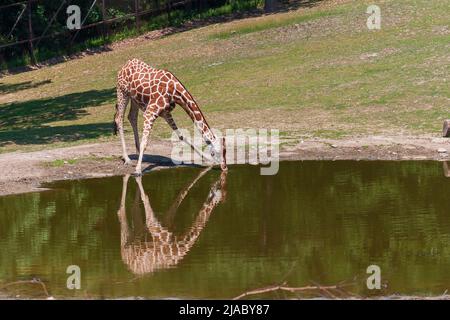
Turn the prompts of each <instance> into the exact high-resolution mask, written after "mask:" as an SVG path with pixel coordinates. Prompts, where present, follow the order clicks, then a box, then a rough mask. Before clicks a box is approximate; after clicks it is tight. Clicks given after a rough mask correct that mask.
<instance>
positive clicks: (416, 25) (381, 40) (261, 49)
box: [0, 0, 450, 152]
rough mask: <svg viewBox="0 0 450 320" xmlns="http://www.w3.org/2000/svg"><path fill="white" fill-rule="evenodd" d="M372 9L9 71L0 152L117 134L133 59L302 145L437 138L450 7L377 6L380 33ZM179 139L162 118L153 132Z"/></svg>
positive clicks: (205, 32)
mask: <svg viewBox="0 0 450 320" xmlns="http://www.w3.org/2000/svg"><path fill="white" fill-rule="evenodd" d="M369 4H371V2H370V1H323V2H318V4H317V5H316V6H313V7H311V8H306V7H300V8H299V9H298V10H295V11H290V12H286V13H278V14H273V15H268V16H261V17H255V18H248V19H242V20H236V21H233V22H230V23H224V24H216V25H211V26H208V27H203V28H198V29H195V30H191V31H188V32H183V33H179V34H174V35H171V36H168V37H165V38H162V39H159V40H154V41H142V42H133V43H132V44H130V45H123V46H120V47H119V48H118V49H115V50H114V51H110V52H105V53H102V54H99V55H93V56H86V57H84V58H82V59H77V60H72V61H68V62H65V63H62V64H58V65H54V66H51V67H47V68H43V69H40V70H35V71H32V72H27V73H22V74H16V75H11V76H7V77H4V78H2V79H0V93H1V95H0V152H8V151H13V150H19V149H20V150H30V149H36V148H42V147H43V146H45V147H50V146H51V147H54V146H63V145H69V144H76V143H85V142H92V141H109V140H111V139H117V138H116V137H112V136H111V133H112V131H111V121H112V117H113V113H114V110H113V105H114V103H115V77H116V73H117V71H118V70H119V68H120V67H121V66H122V65H123V64H124V63H125V62H126V60H127V59H130V58H134V57H137V58H140V59H143V60H144V61H146V62H148V63H150V64H152V65H154V66H156V67H161V68H167V69H169V70H171V71H173V72H174V73H175V74H176V75H177V77H178V78H180V79H181V80H182V81H183V83H184V84H185V85H186V86H187V87H188V89H189V90H190V91H191V93H192V94H193V95H194V97H196V99H197V100H198V102H199V103H200V105H201V107H202V108H203V110H204V113H205V115H206V117H207V119H208V120H209V122H210V124H211V125H212V126H213V127H216V128H219V129H225V128H249V127H252V128H278V129H280V130H281V131H282V133H283V134H284V135H285V136H290V137H293V138H295V139H298V140H300V139H308V138H310V137H331V138H344V137H354V136H360V135H372V134H384V135H398V134H413V135H414V134H417V135H419V134H420V135H436V136H437V135H438V134H439V132H440V129H441V125H442V120H443V119H445V118H447V117H448V105H449V101H450V87H449V85H448V81H449V78H448V77H449V74H450V64H449V59H450V56H449V52H450V51H449V41H448V40H449V37H450V30H449V26H448V16H447V14H446V12H447V9H448V4H447V3H445V1H439V0H434V1H425V0H405V1H393V0H384V1H379V3H378V5H379V6H380V7H381V10H382V28H381V30H376V31H375V30H373V31H370V30H368V29H367V27H366V20H367V17H368V15H367V14H366V13H365V12H366V8H367V6H368V5H369ZM178 109H181V108H177V110H176V111H175V114H174V116H175V118H176V120H177V122H178V123H179V125H180V126H182V127H186V128H191V125H190V120H189V119H188V117H187V116H186V115H185V114H184V113H183V111H182V110H178ZM130 130H131V129H130V126H129V125H128V123H127V131H128V134H130V133H131V131H130ZM169 134H170V129H169V128H168V126H167V124H165V122H164V121H157V123H156V125H155V129H154V131H153V132H152V136H153V137H158V138H167V137H168V136H169Z"/></svg>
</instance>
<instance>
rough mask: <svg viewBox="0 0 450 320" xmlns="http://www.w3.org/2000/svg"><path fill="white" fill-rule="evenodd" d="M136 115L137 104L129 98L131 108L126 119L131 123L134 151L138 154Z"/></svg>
mask: <svg viewBox="0 0 450 320" xmlns="http://www.w3.org/2000/svg"><path fill="white" fill-rule="evenodd" d="M138 116H139V106H138V105H137V104H136V103H135V102H134V100H133V99H131V108H130V112H129V113H128V120H129V121H130V123H131V127H132V128H133V134H134V144H135V146H136V153H137V154H139V149H140V147H139V132H138Z"/></svg>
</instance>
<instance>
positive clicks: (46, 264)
mask: <svg viewBox="0 0 450 320" xmlns="http://www.w3.org/2000/svg"><path fill="white" fill-rule="evenodd" d="M442 166H443V164H442V163H439V162H380V161H376V162H375V161H373V162H365V161H361V162H355V161H336V162H331V161H304V162H282V163H281V164H280V170H279V173H278V174H277V175H275V176H261V175H259V168H258V167H254V166H247V165H240V166H233V167H231V168H230V171H229V173H228V174H227V175H223V174H222V175H221V173H220V171H217V170H210V171H202V170H203V169H201V168H176V169H167V170H160V171H155V172H151V173H149V174H146V175H145V176H144V177H143V178H142V181H140V180H139V179H135V178H134V177H130V178H129V180H128V181H126V177H111V178H102V179H89V180H80V181H64V182H56V183H53V184H50V185H49V187H51V188H52V190H50V191H45V192H40V193H30V194H23V195H14V196H6V197H1V198H0V283H3V284H5V283H11V282H14V281H19V280H29V279H32V278H34V277H36V278H39V279H41V280H42V281H44V283H45V284H46V286H47V288H48V290H49V291H50V294H51V295H53V296H55V297H60V298H61V297H94V298H117V297H146V298H232V297H235V296H237V295H239V294H241V293H242V292H244V291H247V290H250V289H255V288H259V287H264V286H267V285H272V284H276V283H280V282H282V281H285V282H287V283H288V284H289V285H291V286H304V285H310V284H312V283H319V284H321V285H333V284H337V283H339V282H341V281H349V280H352V279H355V280H354V285H353V286H352V287H350V288H348V290H349V291H352V292H354V293H358V294H360V295H364V296H367V295H390V294H402V295H422V296H423V295H436V294H442V293H443V292H444V291H445V290H446V289H449V288H450V275H449V270H450V246H449V244H450V201H449V199H450V197H449V196H450V188H449V187H450V178H446V177H445V176H444V172H443V170H442V169H443V168H442ZM199 175H200V176H199ZM125 182H127V183H126V184H125ZM124 185H125V186H126V189H125V188H124ZM140 187H142V192H141V191H140V190H141V189H140ZM183 192H184V193H183ZM146 217H147V218H146ZM149 230H150V231H149ZM372 264H375V265H378V266H380V268H381V272H382V283H383V288H382V289H381V290H375V291H370V290H368V289H367V287H366V279H367V276H368V275H367V274H366V269H367V267H368V266H369V265H372ZM69 265H78V266H79V267H80V269H81V289H80V290H69V289H67V287H66V280H67V277H68V276H70V275H69V274H67V273H66V269H67V267H68V266H69ZM352 281H353V280H352ZM352 283H353V282H352ZM0 287H1V285H0ZM3 291H5V292H6V293H9V294H20V295H21V297H24V296H30V297H36V296H42V289H41V288H40V287H39V286H37V285H32V284H17V285H12V286H9V287H8V289H4V290H3ZM260 297H265V298H285V297H290V296H289V295H285V294H284V293H269V294H266V295H263V296H260Z"/></svg>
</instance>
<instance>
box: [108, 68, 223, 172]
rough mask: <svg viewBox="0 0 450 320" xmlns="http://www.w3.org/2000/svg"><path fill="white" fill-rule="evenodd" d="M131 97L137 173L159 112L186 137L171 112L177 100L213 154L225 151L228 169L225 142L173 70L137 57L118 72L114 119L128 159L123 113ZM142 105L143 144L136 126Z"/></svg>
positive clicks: (128, 161)
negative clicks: (214, 130) (152, 64)
mask: <svg viewBox="0 0 450 320" xmlns="http://www.w3.org/2000/svg"><path fill="white" fill-rule="evenodd" d="M130 99H131V110H130V113H129V116H128V119H129V120H130V123H131V125H132V127H133V132H134V138H135V145H136V150H137V151H138V153H139V160H138V164H137V166H136V173H138V174H140V173H141V171H142V170H141V164H142V157H143V153H144V151H145V148H146V146H147V140H148V136H149V133H150V130H151V129H152V127H153V124H154V122H155V120H156V119H157V118H158V117H159V116H161V117H163V118H164V119H165V120H166V121H167V123H168V124H169V125H170V127H171V128H172V129H173V130H174V131H175V132H176V133H177V135H178V137H179V138H180V139H181V140H183V136H182V135H181V132H180V131H179V130H178V127H177V125H176V123H175V121H174V119H173V117H172V115H171V111H172V110H173V109H174V108H175V105H176V104H178V105H180V106H181V107H182V108H183V109H184V110H185V111H186V113H187V114H188V115H189V116H190V118H191V119H192V121H193V122H194V123H195V125H196V127H197V129H198V130H199V131H200V132H201V133H202V135H203V137H204V140H205V142H206V144H208V145H211V146H212V147H213V148H212V150H213V151H214V153H213V154H212V155H213V157H214V156H217V154H219V155H220V154H221V153H222V157H221V161H222V164H221V166H222V169H223V170H226V163H225V156H224V155H225V143H224V141H218V140H219V139H217V138H216V136H215V135H214V134H213V132H212V131H211V129H210V127H209V125H208V123H207V122H206V119H205V117H204V115H203V113H202V112H201V110H200V108H199V106H198V104H197V103H196V101H195V100H194V98H193V97H192V95H191V94H190V93H189V92H188V91H187V90H186V88H185V87H184V85H183V84H182V83H181V82H180V81H179V80H178V79H177V78H176V77H175V76H174V75H173V74H172V73H171V72H169V71H166V70H159V69H156V68H153V67H151V66H149V65H148V64H146V63H145V62H142V61H140V60H138V59H133V60H129V61H128V62H127V63H126V64H125V65H124V66H123V67H122V69H121V70H120V71H119V73H118V75H117V105H116V114H115V117H114V120H115V128H116V131H119V133H120V138H121V141H122V148H123V157H124V160H125V162H126V163H130V162H131V161H130V159H129V157H128V154H127V151H126V146H125V139H124V133H123V116H124V114H125V109H126V107H127V104H128V102H129V100H130ZM139 109H141V110H142V111H143V113H144V128H143V134H142V141H141V143H140V144H139V134H138V129H137V119H138V113H139Z"/></svg>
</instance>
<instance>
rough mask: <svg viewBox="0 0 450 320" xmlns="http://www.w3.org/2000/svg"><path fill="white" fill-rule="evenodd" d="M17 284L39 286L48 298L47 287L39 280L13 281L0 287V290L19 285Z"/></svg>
mask: <svg viewBox="0 0 450 320" xmlns="http://www.w3.org/2000/svg"><path fill="white" fill-rule="evenodd" d="M19 284H39V285H41V287H42V290H43V291H44V293H45V295H46V296H47V297H50V294H49V293H48V290H47V287H46V286H45V283H44V282H42V281H41V280H40V279H32V280H20V281H15V282H11V283H7V284H5V285H3V286H1V287H0V290H3V289H5V288H7V287H10V286H15V285H19Z"/></svg>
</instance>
